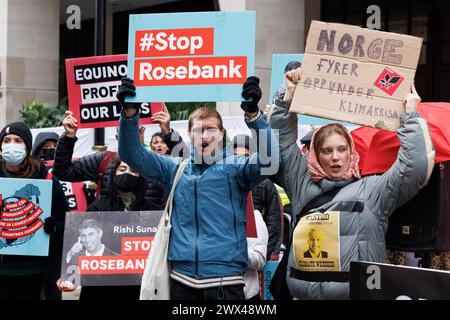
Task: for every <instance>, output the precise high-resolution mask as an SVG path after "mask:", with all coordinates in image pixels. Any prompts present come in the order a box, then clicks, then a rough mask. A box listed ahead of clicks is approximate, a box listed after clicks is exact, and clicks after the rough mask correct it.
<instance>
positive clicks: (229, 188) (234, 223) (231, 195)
mask: <svg viewBox="0 0 450 320" xmlns="http://www.w3.org/2000/svg"><path fill="white" fill-rule="evenodd" d="M227 178H228V179H227V180H228V192H229V194H230V201H231V208H232V209H233V230H234V238H235V239H236V249H239V241H238V236H237V231H236V212H235V211H234V205H233V193H232V192H231V182H230V177H229V176H228V177H227Z"/></svg>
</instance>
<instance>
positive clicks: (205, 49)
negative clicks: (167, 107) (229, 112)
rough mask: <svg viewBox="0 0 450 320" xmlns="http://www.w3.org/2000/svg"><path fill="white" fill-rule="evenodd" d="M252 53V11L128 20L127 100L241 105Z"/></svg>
mask: <svg viewBox="0 0 450 320" xmlns="http://www.w3.org/2000/svg"><path fill="white" fill-rule="evenodd" d="M254 53H255V13H254V12H230V13H223V12H201V13H170V14H147V15H131V16H130V34H129V48H128V68H129V70H128V76H129V77H130V78H133V79H134V82H135V85H136V96H135V97H127V101H130V102H138V101H148V100H149V99H150V100H151V101H166V102H176V101H183V102H185V101H241V100H242V97H241V91H242V84H243V83H244V81H245V80H246V79H247V77H248V76H250V75H253V74H254Z"/></svg>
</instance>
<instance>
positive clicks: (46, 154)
mask: <svg viewBox="0 0 450 320" xmlns="http://www.w3.org/2000/svg"><path fill="white" fill-rule="evenodd" d="M42 151H43V153H42V160H44V161H47V160H53V159H55V152H56V148H45V149H42Z"/></svg>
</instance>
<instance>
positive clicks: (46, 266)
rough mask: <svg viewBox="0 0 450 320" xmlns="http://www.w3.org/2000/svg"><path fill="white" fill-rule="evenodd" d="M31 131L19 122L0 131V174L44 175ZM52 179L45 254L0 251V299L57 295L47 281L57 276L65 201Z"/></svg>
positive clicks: (4, 176) (43, 176) (45, 177)
mask: <svg viewBox="0 0 450 320" xmlns="http://www.w3.org/2000/svg"><path fill="white" fill-rule="evenodd" d="M31 146H32V135H31V131H30V129H29V128H28V127H27V126H26V125H25V124H24V123H23V122H14V123H11V124H8V125H7V126H5V127H4V128H3V130H2V131H1V132H0V148H1V151H2V156H1V158H0V177H1V178H26V179H48V172H47V169H46V167H45V165H44V163H43V162H42V161H40V160H39V159H35V158H33V157H32V156H31ZM51 180H52V188H53V190H52V215H51V217H48V218H46V219H45V222H44V231H45V232H46V233H47V234H49V235H50V250H49V257H32V256H12V255H0V300H17V299H23V300H38V299H40V297H41V291H43V292H42V293H43V296H44V298H45V299H60V298H61V295H60V293H59V292H58V291H57V290H55V288H54V286H49V285H48V284H49V283H54V281H55V280H56V279H57V278H58V277H59V272H60V268H61V267H60V263H61V254H62V234H63V229H64V219H65V213H66V211H67V210H68V206H67V202H66V199H65V196H64V192H63V191H62V188H61V185H60V183H59V181H58V179H56V178H55V177H52V178H51Z"/></svg>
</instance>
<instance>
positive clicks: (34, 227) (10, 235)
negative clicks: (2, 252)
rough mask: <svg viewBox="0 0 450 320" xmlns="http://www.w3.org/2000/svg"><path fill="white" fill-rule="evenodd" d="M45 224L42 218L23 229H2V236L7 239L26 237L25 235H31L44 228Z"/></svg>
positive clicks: (0, 234)
mask: <svg viewBox="0 0 450 320" xmlns="http://www.w3.org/2000/svg"><path fill="white" fill-rule="evenodd" d="M43 225H44V223H43V222H42V220H41V219H39V220H38V221H36V222H35V223H33V224H32V225H31V226H29V227H28V228H25V229H21V230H19V231H5V230H1V231H0V238H5V239H19V238H24V237H26V236H29V235H31V234H33V233H35V232H36V231H38V230H39V229H40V228H42V226H43Z"/></svg>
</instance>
